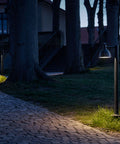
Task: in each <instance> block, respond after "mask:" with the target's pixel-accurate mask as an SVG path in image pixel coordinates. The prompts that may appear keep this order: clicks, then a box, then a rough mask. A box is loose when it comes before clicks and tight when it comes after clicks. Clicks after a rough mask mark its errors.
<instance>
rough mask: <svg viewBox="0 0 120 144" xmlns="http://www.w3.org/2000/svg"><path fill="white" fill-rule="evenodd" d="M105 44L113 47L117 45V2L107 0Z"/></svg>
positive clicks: (115, 0)
mask: <svg viewBox="0 0 120 144" xmlns="http://www.w3.org/2000/svg"><path fill="white" fill-rule="evenodd" d="M106 8H107V44H108V45H110V46H115V45H117V44H118V31H119V26H118V16H119V0H107V1H106Z"/></svg>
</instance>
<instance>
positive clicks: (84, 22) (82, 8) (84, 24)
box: [60, 0, 106, 27]
mask: <svg viewBox="0 0 120 144" xmlns="http://www.w3.org/2000/svg"><path fill="white" fill-rule="evenodd" d="M93 2H94V0H90V4H91V6H92V5H93ZM83 3H84V0H80V19H81V27H87V25H88V23H87V12H86V8H85V6H84V4H83ZM60 7H61V8H63V9H65V0H61V5H60ZM97 12H98V8H97V10H96V18H95V26H98V20H97ZM104 25H106V14H105V10H104Z"/></svg>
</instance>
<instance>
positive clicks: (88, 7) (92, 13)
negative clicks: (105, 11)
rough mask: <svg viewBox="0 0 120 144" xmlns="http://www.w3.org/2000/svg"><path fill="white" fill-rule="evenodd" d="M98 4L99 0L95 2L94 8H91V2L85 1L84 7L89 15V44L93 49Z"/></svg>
mask: <svg viewBox="0 0 120 144" xmlns="http://www.w3.org/2000/svg"><path fill="white" fill-rule="evenodd" d="M97 3H98V0H94V4H93V7H91V5H90V1H89V0H84V5H85V7H86V10H87V15H88V43H89V45H90V46H91V47H93V45H94V40H95V29H94V22H95V11H96V8H97Z"/></svg>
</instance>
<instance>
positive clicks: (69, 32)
mask: <svg viewBox="0 0 120 144" xmlns="http://www.w3.org/2000/svg"><path fill="white" fill-rule="evenodd" d="M66 39H67V59H66V61H67V66H66V69H65V73H78V72H81V71H83V70H84V62H83V54H82V47H81V41H80V16H79V1H78V0H66Z"/></svg>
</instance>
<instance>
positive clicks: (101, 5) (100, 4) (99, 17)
mask: <svg viewBox="0 0 120 144" xmlns="http://www.w3.org/2000/svg"><path fill="white" fill-rule="evenodd" d="M103 2H104V0H99V11H98V24H99V43H100V46H102V45H103V42H104V37H103V32H104V25H103V5H104V3H103Z"/></svg>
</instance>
